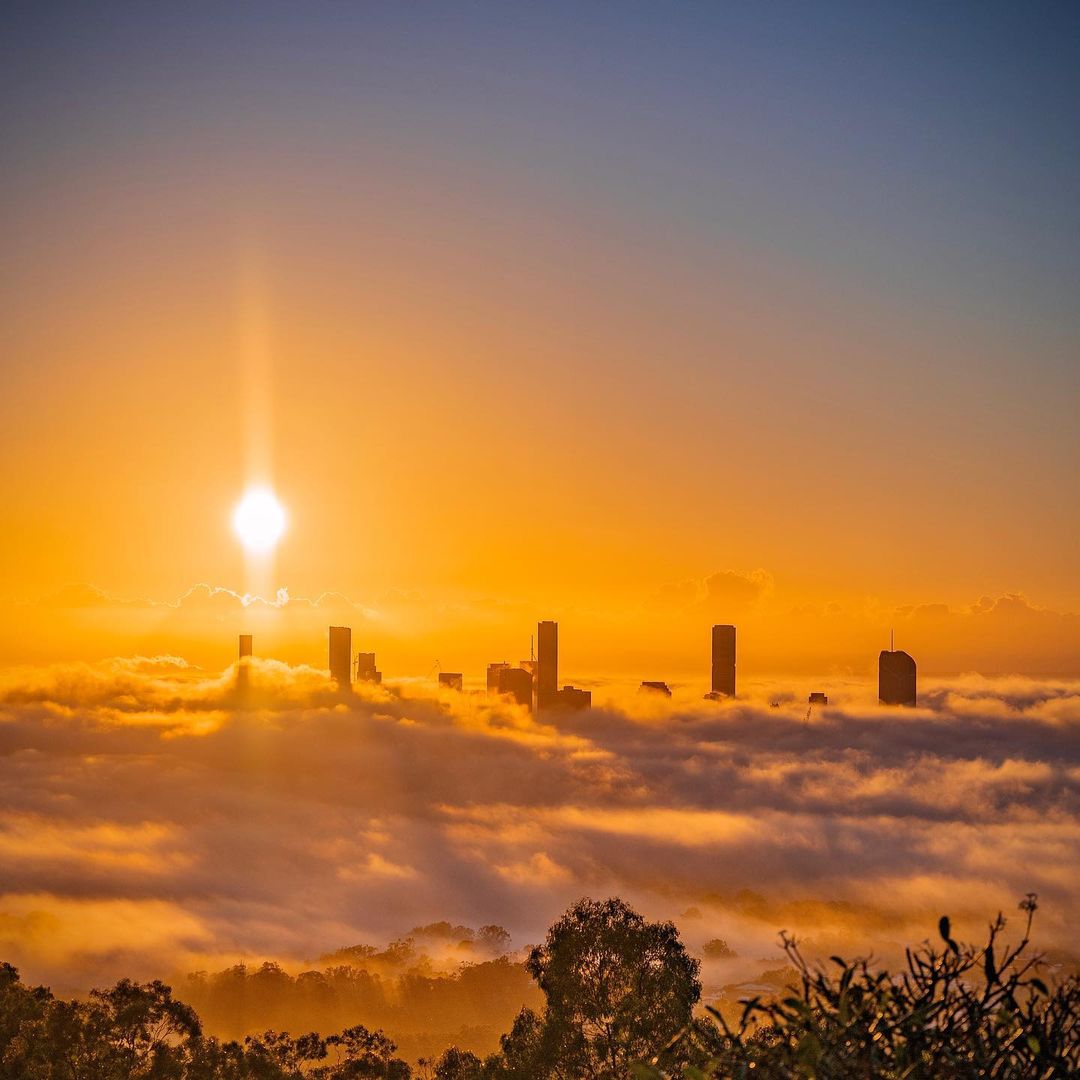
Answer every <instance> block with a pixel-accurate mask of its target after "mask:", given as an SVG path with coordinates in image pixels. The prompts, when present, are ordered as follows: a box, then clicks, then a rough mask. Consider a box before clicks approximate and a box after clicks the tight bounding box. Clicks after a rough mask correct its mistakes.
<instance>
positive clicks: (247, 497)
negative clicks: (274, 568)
mask: <svg viewBox="0 0 1080 1080" xmlns="http://www.w3.org/2000/svg"><path fill="white" fill-rule="evenodd" d="M232 523H233V531H234V532H235V533H236V535H237V536H238V537H239V538H240V543H241V544H243V545H244V547H245V548H247V550H248V551H250V552H252V553H253V554H256V555H265V554H266V553H267V552H269V551H273V550H274V548H275V547H276V546H277V542H278V541H279V540H280V539H281V535H282V533H284V532H285V525H286V524H287V519H286V515H285V508H284V507H283V506H282V505H281V503H279V502H278V499H277V496H276V495H275V494H274V493H273V492H272V491H271V490H270V489H269V488H266V487H256V488H249V489H248V490H247V491H246V492H245V493H244V497H243V498H242V499H241V500H240V501H239V502H238V503H237V504H236V509H235V510H234V511H233V518H232Z"/></svg>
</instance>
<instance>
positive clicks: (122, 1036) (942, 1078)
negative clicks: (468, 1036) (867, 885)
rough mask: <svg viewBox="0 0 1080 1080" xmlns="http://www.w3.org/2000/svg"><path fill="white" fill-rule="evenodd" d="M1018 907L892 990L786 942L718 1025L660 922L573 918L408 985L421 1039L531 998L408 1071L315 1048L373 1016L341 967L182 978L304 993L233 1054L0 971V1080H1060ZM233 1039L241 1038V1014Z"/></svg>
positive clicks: (1069, 1012) (1068, 1023)
mask: <svg viewBox="0 0 1080 1080" xmlns="http://www.w3.org/2000/svg"><path fill="white" fill-rule="evenodd" d="M1021 908H1022V910H1023V912H1024V927H1023V933H1022V934H1021V936H1020V939H1019V940H1018V941H1016V942H1014V943H1011V944H1009V943H1006V940H1005V937H1004V930H1005V920H1004V919H1003V918H1001V917H1000V916H999V917H998V918H997V920H995V921H994V922H993V923H992V924H991V925H990V930H989V936H988V940H987V942H986V944H984V945H981V946H973V945H965V944H961V943H959V942H957V941H956V940H955V939H954V938H953V936H952V932H951V927H950V923H949V920H948V919H947V918H942V919H941V921H940V923H939V926H938V934H939V937H940V944H939V945H937V946H932V945H929V944H927V945H923V946H921V947H919V948H918V949H915V950H912V951H909V952H908V954H907V964H906V966H905V968H904V969H903V970H901V971H899V972H895V973H890V972H886V971H881V970H878V969H877V968H875V967H873V966H872V965H871V964H870V963H868V962H867V961H863V960H856V961H853V962H848V961H845V960H844V959H842V958H841V957H833V958H831V959H830V961H829V962H828V965H826V966H824V967H818V966H815V965H812V964H810V963H809V962H807V961H806V960H805V959H804V957H803V956H802V954H801V953H800V951H799V948H798V945H797V944H796V943H795V942H794V941H793V940H790V939H787V938H785V949H786V951H787V955H788V959H789V962H790V964H791V969H792V970H791V975H792V981H791V986H790V987H788V988H787V989H786V990H785V991H783V992H782V993H781V994H778V995H776V996H770V997H769V998H765V999H763V998H752V999H750V1000H747V1001H745V1002H743V1003H742V1005H741V1007H740V1009H739V1010H738V1012H737V1015H736V1016H734V1017H729V1016H723V1015H721V1014H720V1013H719V1012H717V1011H715V1010H712V1009H706V1010H704V1011H701V1010H699V1009H698V1008H697V1006H698V1003H699V999H700V996H701V984H700V982H699V980H698V969H699V965H698V961H697V960H695V959H694V958H693V957H691V956H690V955H689V954H688V953H687V952H686V949H685V948H684V946H683V944H682V942H681V940H680V939H679V934H678V931H677V930H676V928H675V926H674V925H673V924H672V923H653V922H648V921H646V920H645V919H643V918H642V917H641V916H640V915H638V914H637V913H636V912H634V911H633V910H632V909H631V908H629V907H628V906H627V905H626V904H625V903H623V902H622V901H621V900H618V899H612V900H607V901H602V902H596V901H591V900H582V901H580V902H579V903H578V904H576V905H574V907H572V908H571V909H570V910H569V911H568V912H567V913H566V914H565V915H564V916H563V917H562V918H561V919H559V921H558V922H556V923H555V924H554V925H553V926H552V927H551V929H550V930H549V932H548V935H547V939H546V940H545V942H544V944H543V945H540V946H537V947H536V948H535V949H533V950H532V951H531V953H530V955H529V957H528V960H527V961H526V963H525V965H524V969H523V970H522V969H521V968H520V966H519V965H515V964H513V963H511V962H510V961H509V960H507V959H506V958H502V959H496V960H493V961H489V962H486V963H481V964H479V965H476V969H481V970H484V971H485V974H483V975H482V976H480V977H479V978H478V979H477V980H476V981H475V982H474V981H470V980H469V979H467V978H466V975H467V973H468V972H469V971H470V970H474V969H472V968H466V969H464V970H463V971H462V972H461V973H460V974H459V975H458V976H455V977H451V978H447V977H434V978H432V979H429V980H427V981H424V978H423V977H420V976H417V980H418V981H417V983H416V989H415V993H416V994H417V995H419V997H420V999H421V1001H422V1003H423V1004H424V1007H425V1008H428V1007H430V1010H431V1012H430V1019H429V1022H430V1024H431V1030H436V1029H438V1026H439V1022H440V1020H441V1019H442V1016H441V1013H440V1010H441V1009H443V1008H444V1007H447V1008H450V1009H457V1010H458V1012H457V1013H456V1014H455V1016H456V1017H457V1018H458V1019H460V1018H461V1017H462V1016H467V1015H470V1014H469V1013H468V1010H467V1009H465V1006H464V1005H463V1004H462V1002H463V1001H464V1000H465V999H466V998H467V997H468V994H469V992H471V991H470V990H469V989H466V988H472V989H473V990H476V991H477V992H478V993H479V994H480V997H481V998H485V999H486V997H487V995H488V994H489V993H496V991H495V987H496V986H498V985H502V986H503V987H504V988H505V991H506V992H507V993H508V994H509V995H510V996H509V997H508V998H506V999H505V1000H506V1001H507V1002H509V1001H511V1000H515V999H516V996H517V995H518V994H519V993H520V991H521V989H522V983H521V982H520V981H519V980H520V979H521V978H523V977H524V978H527V979H531V980H532V981H533V983H534V984H535V986H536V987H538V988H539V991H535V993H537V995H538V996H537V998H536V1001H535V1005H534V1006H528V1005H527V1006H525V1007H524V1008H521V1009H520V1011H519V1012H518V1013H517V1015H516V1016H515V1017H514V1018H513V1020H512V1023H510V1024H509V1025H508V1027H509V1030H508V1031H507V1032H506V1033H505V1034H503V1035H502V1037H501V1038H500V1039H499V1042H498V1048H497V1049H496V1050H494V1051H493V1052H491V1053H489V1054H486V1055H480V1054H476V1053H473V1052H471V1051H469V1050H467V1049H464V1048H461V1047H457V1046H453V1047H450V1048H449V1049H446V1050H444V1051H443V1052H442V1053H441V1054H439V1056H438V1057H437V1058H434V1059H430V1058H429V1059H423V1060H419V1061H417V1062H416V1063H415V1064H413V1065H410V1064H409V1063H408V1062H407V1061H406V1060H405V1059H404V1058H403V1057H402V1056H401V1054H400V1052H399V1051H398V1048H397V1047H396V1046H395V1044H394V1043H393V1042H392V1041H391V1039H390V1038H388V1037H387V1036H386V1035H385V1034H383V1032H382V1031H372V1030H370V1029H369V1028H367V1027H364V1026H362V1025H352V1026H351V1027H346V1028H345V1029H344V1030H341V1031H340V1032H338V1033H337V1034H335V1035H330V1036H327V1037H323V1036H321V1035H320V1034H317V1033H316V1032H318V1031H325V1030H327V1023H326V1015H325V1014H323V1013H320V1012H319V1011H318V1010H319V1007H320V1003H322V1006H323V1007H325V1008H330V1009H332V1008H337V1007H344V1006H341V1005H340V1002H344V1001H348V1000H361V999H363V1000H364V1001H365V1002H366V1005H365V1007H367V1006H368V1005H378V1004H379V1003H380V1002H383V1001H384V999H382V998H380V997H379V990H378V988H377V983H378V979H377V977H376V976H374V975H373V974H372V973H371V972H368V971H362V970H357V969H354V968H351V967H349V965H348V964H339V965H336V966H333V967H331V968H330V969H329V971H327V972H323V973H318V972H315V973H309V974H310V975H313V976H318V978H309V977H308V975H300V976H296V977H293V976H290V975H287V974H286V973H285V972H283V971H281V970H280V969H278V968H274V967H273V966H272V965H267V966H264V967H263V968H260V969H257V970H256V971H255V972H253V973H248V972H247V971H246V970H244V969H242V968H238V969H232V971H231V972H225V973H222V975H221V976H215V977H213V978H208V977H205V976H200V977H194V978H193V979H192V981H190V982H189V984H188V987H187V989H189V990H190V989H195V990H196V991H199V990H200V989H201V991H202V992H203V993H205V994H206V995H207V997H206V1001H208V1002H211V1003H212V1002H213V1000H214V997H213V996H214V994H215V986H217V987H218V989H220V988H221V987H224V986H226V985H229V986H231V989H232V990H235V989H236V985H239V986H241V987H242V988H243V991H244V993H243V994H241V995H240V996H241V997H243V996H244V995H245V994H247V993H248V990H249V989H250V991H251V994H250V1000H251V1002H252V1003H253V1004H252V1008H254V1003H255V1002H257V1001H258V1002H262V1004H264V1005H265V1006H266V1007H267V1008H268V1009H270V1010H271V1015H272V1009H273V1008H274V995H275V994H278V995H283V994H284V995H288V996H295V994H296V993H298V992H299V993H302V994H310V1002H311V1008H312V1010H313V1012H312V1017H313V1020H314V1021H315V1022H314V1024H313V1027H314V1028H315V1031H313V1032H312V1033H310V1034H302V1035H298V1036H290V1035H288V1034H285V1033H282V1032H278V1031H273V1030H271V1031H266V1032H265V1033H263V1034H261V1035H246V1036H245V1037H244V1038H243V1041H239V1040H223V1039H219V1038H217V1037H214V1036H208V1035H205V1034H204V1033H203V1029H202V1024H201V1022H200V1019H199V1015H198V1013H197V1011H196V1010H195V1009H194V1008H193V1007H192V1006H191V1005H190V1004H186V1003H181V1002H180V1001H179V1000H177V999H175V998H173V996H172V991H171V990H170V988H169V987H168V986H165V985H164V984H163V983H160V982H153V983H147V984H136V983H132V982H131V981H129V980H124V981H122V982H120V983H118V984H117V985H116V986H115V987H113V988H112V989H111V990H107V991H94V992H93V993H92V994H91V995H90V997H89V999H88V1000H86V1001H63V1000H59V999H57V998H54V997H53V996H52V994H51V993H50V992H49V991H48V990H46V989H44V988H42V987H36V988H32V987H27V986H24V985H23V984H22V983H21V982H20V980H19V978H18V973H17V972H16V970H15V969H14V968H12V967H11V966H10V965H2V966H0V1080H304V1078H311V1080H359V1078H370V1080H379V1078H382V1080H410V1078H415V1080H663V1078H675V1077H680V1078H684V1080H727V1078H740V1080H749V1078H752V1077H753V1078H757V1077H763V1078H766V1080H791V1078H799V1077H805V1078H811V1077H817V1078H820V1080H857V1078H858V1080H869V1078H872V1077H884V1078H890V1080H902V1078H903V1080H961V1078H963V1080H968V1078H975V1077H994V1078H1004V1080H1021V1078H1022V1080H1028V1078H1039V1080H1054V1078H1059V1077H1060V1078H1064V1077H1075V1076H1076V1075H1078V1072H1080V981H1078V979H1077V978H1076V976H1070V977H1068V978H1066V979H1065V980H1063V981H1061V982H1059V983H1057V984H1054V985H1047V983H1046V982H1045V981H1044V977H1043V975H1042V973H1041V970H1040V963H1039V959H1038V957H1037V956H1033V955H1031V954H1030V953H1029V932H1030V927H1031V919H1032V915H1033V914H1034V912H1035V908H1036V904H1035V898H1034V897H1033V896H1029V897H1028V898H1026V899H1025V900H1024V901H1023V902H1022V904H1021ZM375 955H376V954H374V953H373V952H372V953H371V954H366V959H368V960H373V959H374V957H375ZM340 958H341V957H339V959H340ZM350 972H351V974H349V973H350ZM362 976H363V977H362ZM230 979H232V980H234V982H235V983H236V985H233V984H229V982H228V980H230ZM218 980H223V981H221V982H220V983H219V982H218ZM489 980H490V981H489ZM443 983H446V985H442V984H443ZM450 987H453V989H450ZM350 995H356V996H355V997H353V998H351V997H350ZM365 995H366V996H365ZM226 996H227V997H228V1000H229V1001H230V1002H231V1001H233V1000H234V997H235V995H234V994H232V993H230V994H229V995H226ZM447 1003H448V1004H447ZM204 1004H205V1003H204ZM487 1004H488V1005H490V1001H488V1002H487ZM230 1007H233V1006H232V1005H230ZM379 1007H386V1008H388V1009H391V1010H392V1009H393V1007H394V1006H390V1005H385V1004H383V1005H380V1006H379ZM485 1007H486V1006H485ZM515 1007H516V1006H515ZM232 1022H235V1023H236V1024H237V1025H239V1026H240V1027H242V1026H243V1024H244V1022H245V1015H244V1014H243V1013H238V1014H237V1015H236V1016H235V1017H234V1018H233V1021H232ZM445 1026H446V1027H449V1026H451V1025H450V1024H446V1025H445Z"/></svg>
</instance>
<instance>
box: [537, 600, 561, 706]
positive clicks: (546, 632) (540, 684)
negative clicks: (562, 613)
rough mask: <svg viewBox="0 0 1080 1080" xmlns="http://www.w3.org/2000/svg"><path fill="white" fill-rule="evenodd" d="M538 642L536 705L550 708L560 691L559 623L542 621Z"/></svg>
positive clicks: (538, 629)
mask: <svg viewBox="0 0 1080 1080" xmlns="http://www.w3.org/2000/svg"><path fill="white" fill-rule="evenodd" d="M536 644H537V649H536V707H537V708H538V709H550V708H551V707H552V706H553V705H555V703H556V701H557V700H558V693H559V624H558V623H557V622H542V623H540V624H539V625H538V626H537V628H536Z"/></svg>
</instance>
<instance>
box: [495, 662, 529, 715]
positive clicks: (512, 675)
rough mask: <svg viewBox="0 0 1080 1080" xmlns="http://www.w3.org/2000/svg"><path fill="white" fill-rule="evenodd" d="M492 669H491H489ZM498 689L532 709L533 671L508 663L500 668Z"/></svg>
mask: <svg viewBox="0 0 1080 1080" xmlns="http://www.w3.org/2000/svg"><path fill="white" fill-rule="evenodd" d="M489 670H490V669H489ZM498 691H499V693H500V694H509V695H510V697H512V698H513V699H514V701H516V702H517V703H518V704H519V705H524V706H525V708H526V709H529V710H530V711H531V710H532V703H533V677H532V672H531V671H526V670H525V669H524V668H520V667H511V666H510V665H509V664H507V665H506V666H505V667H501V668H500V669H499V682H498Z"/></svg>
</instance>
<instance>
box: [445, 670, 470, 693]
mask: <svg viewBox="0 0 1080 1080" xmlns="http://www.w3.org/2000/svg"><path fill="white" fill-rule="evenodd" d="M439 686H440V687H441V688H442V689H443V690H461V689H462V688H463V687H464V686H465V679H464V677H463V676H462V674H461V672H460V671H440V672H439Z"/></svg>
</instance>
